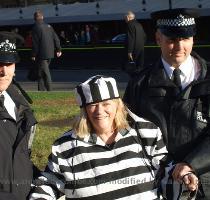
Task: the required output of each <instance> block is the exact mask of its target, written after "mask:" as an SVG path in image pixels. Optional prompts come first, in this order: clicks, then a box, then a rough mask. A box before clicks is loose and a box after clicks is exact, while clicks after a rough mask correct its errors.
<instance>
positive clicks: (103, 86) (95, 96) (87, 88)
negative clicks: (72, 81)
mask: <svg viewBox="0 0 210 200" xmlns="http://www.w3.org/2000/svg"><path fill="white" fill-rule="evenodd" d="M75 92H76V99H77V102H78V104H79V105H80V107H83V106H86V105H88V104H92V103H97V102H101V101H105V100H109V99H116V98H119V92H118V89H117V84H116V81H115V79H114V78H112V77H105V76H102V75H97V76H93V77H91V78H89V79H88V80H87V81H85V82H84V83H81V84H79V85H78V86H77V87H76V88H75Z"/></svg>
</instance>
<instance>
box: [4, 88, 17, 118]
mask: <svg viewBox="0 0 210 200" xmlns="http://www.w3.org/2000/svg"><path fill="white" fill-rule="evenodd" d="M2 95H4V106H5V108H6V110H7V112H8V113H9V115H10V116H11V117H12V118H13V119H15V120H16V114H17V107H16V105H15V103H14V101H13V100H12V98H11V97H10V96H9V94H8V93H7V92H6V91H3V92H2Z"/></svg>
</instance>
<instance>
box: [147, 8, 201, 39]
mask: <svg viewBox="0 0 210 200" xmlns="http://www.w3.org/2000/svg"><path fill="white" fill-rule="evenodd" d="M151 17H152V19H154V20H155V21H156V25H157V28H158V29H159V30H160V31H161V33H163V34H164V35H166V36H168V37H172V38H176V37H184V38H186V37H191V36H194V35H195V34H196V24H195V18H197V17H199V13H198V10H196V9H190V8H177V9H169V10H161V11H156V12H153V13H151Z"/></svg>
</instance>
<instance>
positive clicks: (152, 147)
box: [128, 110, 168, 169]
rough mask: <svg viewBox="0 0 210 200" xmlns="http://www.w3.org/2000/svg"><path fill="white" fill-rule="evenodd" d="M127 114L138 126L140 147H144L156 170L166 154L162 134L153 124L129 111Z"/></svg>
mask: <svg viewBox="0 0 210 200" xmlns="http://www.w3.org/2000/svg"><path fill="white" fill-rule="evenodd" d="M128 113H129V115H130V117H131V118H132V119H133V120H134V122H135V123H137V124H138V126H137V127H138V130H137V131H138V132H139V133H140V137H141V139H142V145H144V147H145V150H146V152H147V154H148V156H149V157H150V159H151V161H152V165H153V167H155V168H156V169H158V168H159V164H160V161H162V160H163V159H164V158H165V157H166V155H167V153H168V151H167V149H166V146H165V143H164V141H163V137H162V132H161V131H160V129H159V128H158V127H157V126H156V125H155V124H154V123H152V122H150V121H147V120H145V119H143V118H140V117H138V116H137V115H135V114H134V113H132V112H131V111H130V110H128Z"/></svg>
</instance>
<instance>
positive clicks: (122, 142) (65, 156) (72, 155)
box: [30, 76, 167, 200]
mask: <svg viewBox="0 0 210 200" xmlns="http://www.w3.org/2000/svg"><path fill="white" fill-rule="evenodd" d="M76 94H77V100H78V103H79V105H80V107H81V113H80V116H79V117H78V118H77V119H76V120H75V122H74V125H73V129H72V130H70V131H68V132H66V133H64V135H63V136H61V137H60V138H59V139H57V140H56V142H55V143H54V145H53V146H52V153H51V155H50V157H49V162H48V165H47V167H46V169H45V171H44V172H43V173H42V176H40V177H39V179H38V181H35V185H34V188H33V189H32V192H31V195H30V199H31V200H33V199H48V200H50V199H57V198H59V197H60V196H62V195H65V197H66V199H86V200H88V199H94V200H97V199H99V200H102V199H105V200H106V199H109V200H111V199H132V200H135V199H138V200H147V199H148V200H152V199H159V197H158V189H157V186H156V179H155V175H156V172H157V170H158V169H159V164H160V162H161V161H162V160H163V159H164V158H165V156H166V154H167V150H166V147H165V145H164V143H163V140H162V136H161V131H160V130H159V128H157V127H156V126H155V125H154V124H153V123H151V122H148V121H146V120H144V119H142V118H139V117H137V116H135V115H134V114H133V113H129V116H130V117H129V118H130V125H129V124H128V121H127V114H128V112H129V111H128V109H126V107H125V106H124V104H123V102H122V100H121V99H120V97H119V93H118V89H117V86H116V82H115V80H114V79H113V78H111V77H103V76H94V77H91V78H90V79H88V80H87V81H86V82H84V83H81V84H80V85H78V86H77V88H76ZM131 124H132V125H131ZM132 126H133V128H131V127H132Z"/></svg>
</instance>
